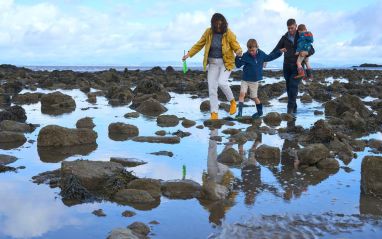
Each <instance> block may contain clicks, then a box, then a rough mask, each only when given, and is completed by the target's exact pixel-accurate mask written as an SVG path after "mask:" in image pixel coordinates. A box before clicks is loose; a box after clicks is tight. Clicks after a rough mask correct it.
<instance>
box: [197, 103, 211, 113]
mask: <svg viewBox="0 0 382 239" xmlns="http://www.w3.org/2000/svg"><path fill="white" fill-rule="evenodd" d="M210 108H211V104H210V101H209V100H205V101H203V102H202V103H201V104H200V111H202V112H206V111H210Z"/></svg>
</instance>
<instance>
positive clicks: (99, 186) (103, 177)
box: [60, 160, 124, 192]
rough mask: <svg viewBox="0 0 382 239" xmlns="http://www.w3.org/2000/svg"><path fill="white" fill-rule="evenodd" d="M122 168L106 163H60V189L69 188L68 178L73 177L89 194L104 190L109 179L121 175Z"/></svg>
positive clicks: (117, 164)
mask: <svg viewBox="0 0 382 239" xmlns="http://www.w3.org/2000/svg"><path fill="white" fill-rule="evenodd" d="M123 172H124V167H123V166H122V165H121V164H119V163H114V162H107V161H88V160H76V161H63V162H62V163H61V183H60V186H61V188H69V187H70V186H71V185H67V184H68V183H69V182H70V180H68V179H69V178H72V177H75V178H76V179H77V180H78V181H79V183H80V184H81V185H82V186H83V187H84V188H86V189H87V190H88V191H90V192H100V191H103V190H104V187H105V186H106V183H107V182H108V180H109V179H111V178H113V177H117V176H119V175H120V174H123Z"/></svg>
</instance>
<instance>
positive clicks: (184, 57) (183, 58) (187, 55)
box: [182, 52, 190, 61]
mask: <svg viewBox="0 0 382 239" xmlns="http://www.w3.org/2000/svg"><path fill="white" fill-rule="evenodd" d="M189 57H190V55H189V54H188V52H187V54H186V55H184V56H183V57H182V61H185V60H186V59H187V58H189Z"/></svg>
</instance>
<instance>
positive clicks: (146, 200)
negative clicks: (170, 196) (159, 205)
mask: <svg viewBox="0 0 382 239" xmlns="http://www.w3.org/2000/svg"><path fill="white" fill-rule="evenodd" d="M113 200H115V201H116V202H118V203H120V204H123V205H129V204H152V203H155V199H154V198H153V197H152V196H151V195H150V193H148V192H147V191H145V190H139V189H122V190H120V191H118V192H117V193H116V194H115V195H114V196H113Z"/></svg>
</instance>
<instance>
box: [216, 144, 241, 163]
mask: <svg viewBox="0 0 382 239" xmlns="http://www.w3.org/2000/svg"><path fill="white" fill-rule="evenodd" d="M217 160H218V162H220V163H222V164H227V165H238V164H241V162H243V158H242V157H241V155H240V154H239V152H237V150H235V149H234V148H229V149H226V150H224V151H223V152H222V153H221V154H220V155H219V156H218V158H217Z"/></svg>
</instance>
